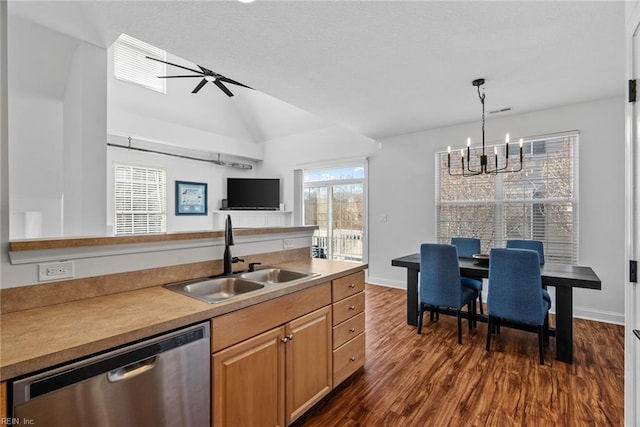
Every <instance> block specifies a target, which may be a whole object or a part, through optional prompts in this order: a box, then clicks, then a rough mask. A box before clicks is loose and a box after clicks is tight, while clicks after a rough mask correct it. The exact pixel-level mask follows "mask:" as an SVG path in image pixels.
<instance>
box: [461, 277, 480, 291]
mask: <svg viewBox="0 0 640 427" xmlns="http://www.w3.org/2000/svg"><path fill="white" fill-rule="evenodd" d="M460 283H461V284H462V287H463V288H469V289H471V290H474V291H476V292H478V291H481V290H482V280H479V279H472V278H471V277H461V278H460Z"/></svg>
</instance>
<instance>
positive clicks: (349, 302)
mask: <svg viewBox="0 0 640 427" xmlns="http://www.w3.org/2000/svg"><path fill="white" fill-rule="evenodd" d="M363 311H364V292H360V293H358V294H355V295H353V296H350V297H349V298H345V299H343V300H342V301H338V302H336V303H334V304H333V325H334V326H335V325H337V324H339V323H342V322H344V321H345V320H347V319H349V318H351V317H353V316H355V315H356V314H360V313H362V312H363Z"/></svg>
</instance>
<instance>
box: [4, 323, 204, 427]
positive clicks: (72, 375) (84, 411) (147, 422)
mask: <svg viewBox="0 0 640 427" xmlns="http://www.w3.org/2000/svg"><path fill="white" fill-rule="evenodd" d="M209 342H210V332H209V323H208V322H207V323H201V324H198V325H195V326H191V327H188V328H185V329H181V330H179V331H175V332H172V333H168V334H165V335H162V336H159V337H156V338H152V339H149V340H145V341H142V342H139V343H136V344H133V345H131V346H127V347H124V348H119V349H117V350H113V351H110V352H108V353H106V354H101V355H99V356H95V357H91V358H89V359H85V360H82V361H79V362H76V363H73V364H70V365H66V366H62V367H59V368H57V369H52V370H50V371H47V372H43V373H40V374H37V375H33V376H30V377H28V378H24V379H20V380H16V381H15V382H13V384H12V388H11V390H12V393H13V417H14V418H18V419H20V420H24V421H25V424H33V425H38V426H47V427H49V426H51V427H58V426H60V427H63V426H64V427H89V426H91V427H94V426H96V427H97V426H104V427H111V426H113V427H115V426H118V427H121V426H131V427H134V426H135V427H149V426H154V427H158V426H166V427H169V426H176V427H178V426H180V427H184V426H192V427H203V426H209V425H210V424H211V423H210V408H211V398H210V393H211V392H210V390H211V384H210V383H211V381H210V366H211V365H210V363H211V362H210V360H211V356H210V354H211V347H210V344H209Z"/></svg>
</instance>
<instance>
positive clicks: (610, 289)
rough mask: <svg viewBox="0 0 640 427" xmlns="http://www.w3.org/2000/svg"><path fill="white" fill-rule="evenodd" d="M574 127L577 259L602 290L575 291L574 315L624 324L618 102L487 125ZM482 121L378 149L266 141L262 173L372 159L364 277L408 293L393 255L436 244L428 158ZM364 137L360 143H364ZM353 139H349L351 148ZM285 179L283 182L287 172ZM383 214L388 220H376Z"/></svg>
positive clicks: (535, 129)
mask: <svg viewBox="0 0 640 427" xmlns="http://www.w3.org/2000/svg"><path fill="white" fill-rule="evenodd" d="M574 129H575V130H578V131H579V132H580V140H579V141H580V142H579V223H580V227H579V250H578V251H579V263H580V264H583V265H589V266H591V267H592V268H593V269H594V270H595V272H596V273H597V274H598V276H599V277H600V279H601V280H602V291H588V290H576V291H575V292H574V314H575V315H577V316H584V317H589V318H594V319H601V320H605V321H614V322H619V323H622V322H623V319H624V317H623V316H624V314H623V313H624V275H625V263H624V167H623V156H624V154H623V153H624V99H622V97H620V98H612V99H605V100H600V101H595V102H590V103H584V104H577V105H571V106H566V107H560V108H554V109H550V110H546V111H541V112H536V113H530V114H523V115H510V116H506V117H503V118H499V119H493V120H490V121H487V124H486V131H487V141H500V140H502V138H503V136H504V133H505V132H510V133H511V135H513V136H514V137H516V136H518V137H519V136H523V137H526V136H534V135H541V134H547V133H554V132H561V131H565V130H574ZM479 132H480V124H479V123H470V124H464V125H459V126H452V127H447V128H441V129H435V130H431V131H426V132H420V133H415V134H409V135H401V136H396V137H391V138H386V139H383V140H380V141H379V142H380V143H381V144H382V148H381V149H378V147H377V144H375V143H371V142H366V141H362V140H361V139H360V140H359V139H358V138H357V137H353V138H352V139H353V140H351V141H349V138H348V137H345V134H344V133H342V134H340V133H334V132H329V131H328V132H325V133H319V132H316V133H313V134H310V135H297V136H296V137H292V138H286V139H283V140H273V141H269V142H268V144H267V145H266V146H265V160H264V163H263V165H262V169H263V170H265V171H269V172H270V173H275V171H278V170H279V171H281V173H282V174H283V175H284V177H285V182H286V185H285V202H289V201H290V200H292V193H293V190H292V184H291V178H290V176H291V170H292V169H293V168H294V167H295V165H299V164H301V163H306V162H311V161H320V160H327V159H337V158H340V157H344V158H348V157H356V156H360V157H363V156H369V279H368V280H369V281H370V282H371V283H379V284H385V285H390V286H397V287H405V281H406V272H405V270H404V269H402V268H397V267H392V266H391V259H393V258H395V257H399V256H403V255H407V254H410V253H415V252H417V251H418V248H419V245H420V243H422V242H429V241H435V233H436V227H435V220H436V216H435V215H436V211H435V185H436V183H435V171H434V168H435V153H436V152H437V151H440V150H444V149H446V147H447V146H448V145H451V146H452V147H456V146H459V147H463V146H464V145H465V141H466V138H467V136H473V137H475V138H477V137H478V134H479ZM361 138H362V137H361ZM354 142H355V143H354ZM287 175H289V176H287ZM383 216H384V217H386V222H382V221H381V218H382V217H383Z"/></svg>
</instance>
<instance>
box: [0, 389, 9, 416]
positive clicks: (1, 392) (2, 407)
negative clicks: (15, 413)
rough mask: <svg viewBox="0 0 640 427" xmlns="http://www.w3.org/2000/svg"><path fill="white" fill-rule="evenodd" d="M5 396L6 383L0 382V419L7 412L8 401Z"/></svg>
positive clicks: (6, 414)
mask: <svg viewBox="0 0 640 427" xmlns="http://www.w3.org/2000/svg"><path fill="white" fill-rule="evenodd" d="M7 398H8V397H7V383H6V382H2V383H0V420H4V419H6V418H7V416H8V414H9V402H8V401H7ZM0 422H1V421H0Z"/></svg>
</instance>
